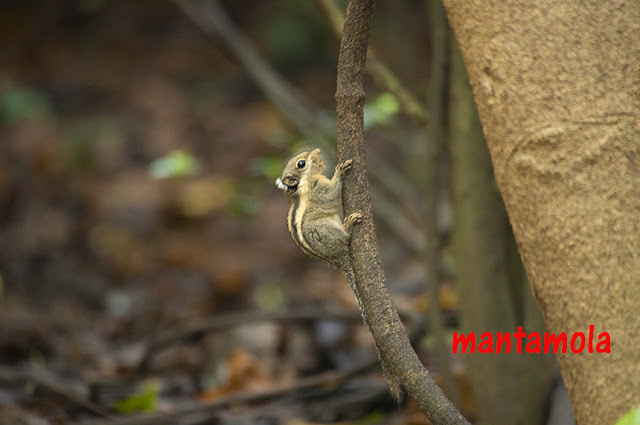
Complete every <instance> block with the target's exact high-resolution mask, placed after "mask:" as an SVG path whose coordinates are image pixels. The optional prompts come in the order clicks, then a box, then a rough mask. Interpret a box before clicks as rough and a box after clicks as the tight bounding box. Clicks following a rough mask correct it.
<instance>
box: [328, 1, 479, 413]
mask: <svg viewBox="0 0 640 425" xmlns="http://www.w3.org/2000/svg"><path fill="white" fill-rule="evenodd" d="M374 6H375V1H374V0H351V1H349V5H348V6H347V13H346V18H345V24H344V31H343V37H342V42H341V45H340V56H339V58H338V81H337V88H336V106H337V114H338V129H337V130H338V157H339V159H340V161H344V160H346V159H353V161H354V167H353V168H354V170H353V171H352V172H351V173H349V174H348V175H347V177H346V178H345V182H344V190H343V203H344V207H345V212H346V213H347V214H349V213H352V212H355V211H359V212H361V213H362V215H363V221H362V223H361V224H360V225H358V226H356V227H355V229H354V237H353V241H352V243H351V248H350V249H351V256H352V258H353V264H354V270H355V275H356V281H357V282H356V284H357V286H358V290H359V293H360V297H361V299H362V303H363V305H364V309H365V312H366V314H367V317H368V320H369V324H370V326H371V331H372V333H373V337H374V338H375V340H376V342H377V343H378V346H379V347H380V350H381V355H382V356H383V357H384V360H385V361H386V362H387V364H388V365H389V367H390V368H391V371H392V372H393V373H394V374H395V375H396V376H398V378H400V380H401V381H402V385H403V386H404V388H405V389H406V390H407V392H408V394H409V396H410V397H411V398H412V399H413V400H414V401H415V402H416V403H417V404H418V406H419V407H420V409H421V410H422V411H423V412H424V413H425V415H427V417H428V418H429V419H430V420H431V421H432V422H433V423H434V424H436V425H437V424H466V423H468V422H467V421H466V420H465V419H464V417H463V416H462V415H461V414H460V412H458V411H457V410H456V408H455V407H454V406H453V404H452V403H451V402H450V401H449V400H448V399H447V398H446V397H445V396H444V394H443V393H442V391H441V390H440V388H438V386H437V385H436V384H435V382H434V381H433V379H432V378H431V376H430V375H429V372H428V371H427V370H426V369H425V368H424V366H423V365H422V363H421V362H420V359H419V358H418V356H417V354H416V353H415V351H414V350H413V348H412V347H411V344H410V342H409V338H408V337H407V334H406V331H405V330H404V327H403V326H402V323H401V322H400V318H399V317H398V313H397V312H396V310H395V308H394V307H393V304H392V302H391V294H390V292H389V289H388V288H387V286H386V282H385V281H386V279H385V275H384V270H383V268H382V261H381V259H380V253H379V249H378V243H377V240H376V235H375V228H374V225H373V217H372V213H371V193H370V190H369V182H368V179H367V171H366V163H365V146H364V122H363V108H364V102H365V93H364V75H365V74H364V72H365V63H366V57H367V45H368V41H369V34H370V29H371V21H372V18H373V10H374Z"/></svg>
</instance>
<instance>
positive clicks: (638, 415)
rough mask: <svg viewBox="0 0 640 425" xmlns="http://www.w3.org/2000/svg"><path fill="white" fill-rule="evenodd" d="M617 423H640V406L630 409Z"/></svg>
mask: <svg viewBox="0 0 640 425" xmlns="http://www.w3.org/2000/svg"><path fill="white" fill-rule="evenodd" d="M615 425H640V406H638V407H635V408H633V409H631V410H629V411H628V412H627V413H626V414H625V415H624V416H623V417H622V418H620V420H619V421H618V422H616V424H615Z"/></svg>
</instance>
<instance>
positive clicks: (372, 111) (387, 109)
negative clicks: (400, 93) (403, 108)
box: [364, 93, 400, 128]
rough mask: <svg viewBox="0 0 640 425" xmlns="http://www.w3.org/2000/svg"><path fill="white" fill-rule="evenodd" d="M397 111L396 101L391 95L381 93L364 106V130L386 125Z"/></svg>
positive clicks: (398, 105) (398, 108)
mask: <svg viewBox="0 0 640 425" xmlns="http://www.w3.org/2000/svg"><path fill="white" fill-rule="evenodd" d="M399 111H400V104H399V103H398V99H396V97H395V96H394V95H392V94H391V93H382V94H380V95H379V96H377V97H376V98H375V99H373V100H372V101H371V102H370V103H368V104H366V105H365V106H364V128H371V127H373V126H375V125H381V124H388V123H389V122H391V120H392V119H393V117H395V116H396V115H397V114H398V112H399Z"/></svg>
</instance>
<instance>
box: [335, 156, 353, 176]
mask: <svg viewBox="0 0 640 425" xmlns="http://www.w3.org/2000/svg"><path fill="white" fill-rule="evenodd" d="M352 165H353V159H348V160H346V161H345V162H342V163H340V164H338V165H337V166H336V171H337V172H338V173H341V174H342V173H344V172H345V171H347V170H348V169H349V168H351V166H352Z"/></svg>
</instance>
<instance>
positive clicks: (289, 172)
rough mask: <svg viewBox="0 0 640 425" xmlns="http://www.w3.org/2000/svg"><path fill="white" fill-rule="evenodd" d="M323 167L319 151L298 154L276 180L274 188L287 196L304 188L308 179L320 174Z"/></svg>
mask: <svg viewBox="0 0 640 425" xmlns="http://www.w3.org/2000/svg"><path fill="white" fill-rule="evenodd" d="M323 171H324V165H323V164H322V159H321V158H320V149H316V150H313V151H305V152H302V153H299V154H298V155H296V156H294V157H293V158H291V159H290V160H289V162H288V163H287V166H286V167H284V171H283V172H282V176H280V177H278V179H277V180H276V186H278V188H279V189H282V190H284V191H285V193H287V194H291V193H293V192H295V191H296V190H298V188H299V187H300V186H304V185H305V184H306V183H307V181H309V179H311V178H312V177H314V176H317V175H318V174H322V172H323Z"/></svg>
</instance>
